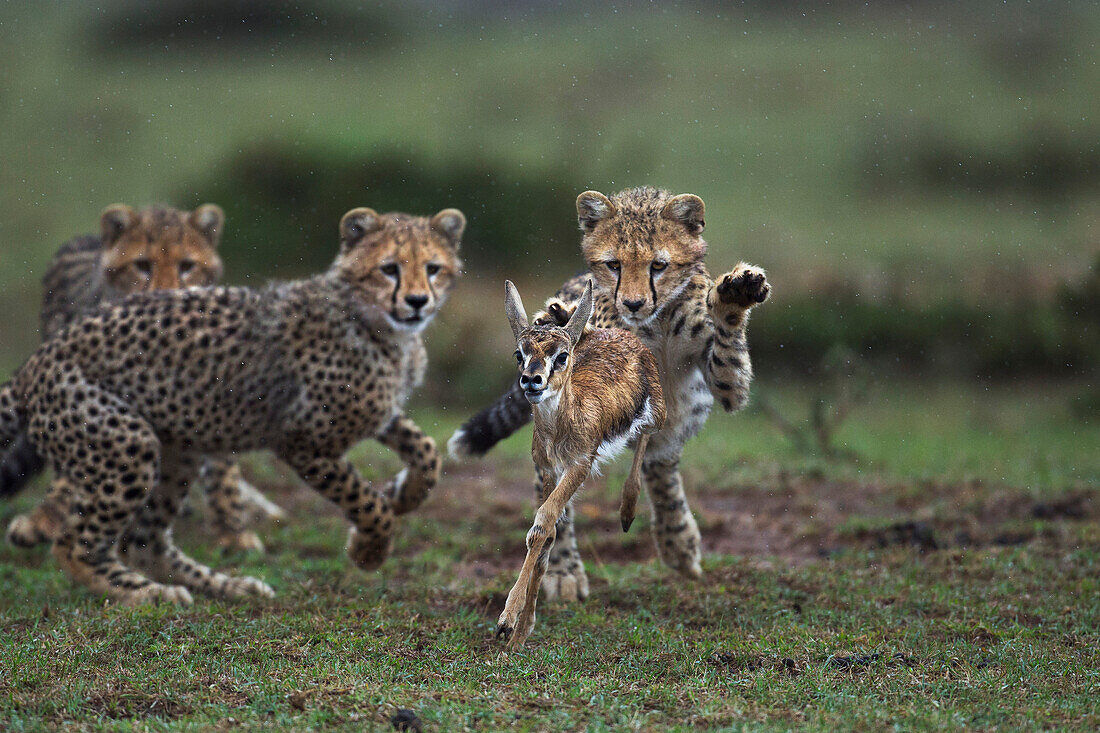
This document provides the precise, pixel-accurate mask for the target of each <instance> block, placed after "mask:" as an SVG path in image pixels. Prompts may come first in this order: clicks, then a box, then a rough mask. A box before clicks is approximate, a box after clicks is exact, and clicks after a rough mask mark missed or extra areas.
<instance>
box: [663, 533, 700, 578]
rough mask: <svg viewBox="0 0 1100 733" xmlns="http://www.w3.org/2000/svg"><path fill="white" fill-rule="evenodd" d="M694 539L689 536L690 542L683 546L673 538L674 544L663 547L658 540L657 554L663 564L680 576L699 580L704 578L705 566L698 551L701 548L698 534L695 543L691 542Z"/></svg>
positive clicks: (669, 543)
mask: <svg viewBox="0 0 1100 733" xmlns="http://www.w3.org/2000/svg"><path fill="white" fill-rule="evenodd" d="M692 537H693V536H692V535H689V536H688V537H687V539H688V542H686V543H683V544H678V543H676V542H675V539H676V538H673V541H672V542H666V543H665V544H664V545H663V546H662V543H661V542H660V541H659V540H658V542H657V548H658V552H657V554H658V555H659V556H660V558H661V562H663V563H664V564H665V565H667V566H668V567H670V568H672V569H673V570H675V571H676V572H678V573H680V575H683V576H684V577H687V578H693V579H695V580H698V579H699V578H702V577H703V566H702V564H701V562H700V559H701V558H700V554H699V550H698V549H697V548H698V547H699V542H698V534H695V535H694V541H691V540H692ZM679 539H684V538H679Z"/></svg>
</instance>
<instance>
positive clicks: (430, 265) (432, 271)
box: [424, 262, 441, 277]
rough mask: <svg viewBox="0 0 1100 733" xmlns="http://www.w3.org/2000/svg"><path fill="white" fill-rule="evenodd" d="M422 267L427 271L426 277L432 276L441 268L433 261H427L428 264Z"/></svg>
mask: <svg viewBox="0 0 1100 733" xmlns="http://www.w3.org/2000/svg"><path fill="white" fill-rule="evenodd" d="M424 269H425V270H427V271H428V277H432V276H433V275H436V274H438V273H439V270H440V269H441V268H440V266H439V265H437V264H435V263H434V262H430V263H428V266H427V267H426V268H424Z"/></svg>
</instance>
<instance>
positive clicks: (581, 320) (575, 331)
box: [565, 280, 594, 344]
mask: <svg viewBox="0 0 1100 733" xmlns="http://www.w3.org/2000/svg"><path fill="white" fill-rule="evenodd" d="M593 300H594V298H593V296H592V281H591V280H589V281H588V282H587V283H585V285H584V294H583V295H581V299H580V301H579V302H578V303H577V310H575V311H573V315H572V316H571V317H570V318H569V323H567V324H565V331H566V333H568V334H569V340H570V341H572V342H573V343H574V344H576V343H577V342H578V341H580V338H581V334H583V333H584V327H585V326H587V325H588V319H589V318H591V317H592V301H593Z"/></svg>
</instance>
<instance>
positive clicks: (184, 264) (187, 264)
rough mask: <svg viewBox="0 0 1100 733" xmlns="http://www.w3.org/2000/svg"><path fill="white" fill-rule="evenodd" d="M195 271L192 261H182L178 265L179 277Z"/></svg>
mask: <svg viewBox="0 0 1100 733" xmlns="http://www.w3.org/2000/svg"><path fill="white" fill-rule="evenodd" d="M194 269H195V262H194V260H182V261H181V262H180V263H179V271H180V275H183V276H186V275H187V274H188V273H189V272H191V271H192V270H194Z"/></svg>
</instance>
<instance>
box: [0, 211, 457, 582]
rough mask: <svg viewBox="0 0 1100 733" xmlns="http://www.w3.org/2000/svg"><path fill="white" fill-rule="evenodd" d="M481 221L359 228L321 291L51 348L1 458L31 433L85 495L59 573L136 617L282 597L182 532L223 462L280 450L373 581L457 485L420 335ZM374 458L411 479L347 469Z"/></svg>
mask: <svg viewBox="0 0 1100 733" xmlns="http://www.w3.org/2000/svg"><path fill="white" fill-rule="evenodd" d="M465 226H466V220H465V218H464V217H463V215H462V213H461V212H459V211H457V210H455V209H445V210H443V211H441V212H439V213H438V214H436V215H435V216H433V217H431V218H430V219H429V218H427V217H418V216H409V215H406V214H397V213H393V214H379V213H377V212H375V211H373V210H371V209H366V208H361V209H353V210H352V211H349V212H348V213H347V214H346V215H344V217H343V219H342V220H341V222H340V249H339V253H338V254H337V256H336V260H335V262H334V263H333V264H332V266H331V267H329V269H328V270H327V271H326V272H324V273H323V274H321V275H317V276H315V277H312V278H309V279H306V280H300V281H294V282H287V283H275V284H272V285H269V286H268V287H266V288H264V289H261V290H253V289H249V288H224V287H211V288H200V289H190V290H177V291H158V292H150V293H142V294H137V295H132V296H129V297H126V298H123V299H121V300H118V301H115V302H112V303H110V304H107V305H104V306H102V307H100V308H99V309H98V310H96V311H94V312H93V313H92V314H90V315H88V316H86V317H84V318H82V319H80V320H77V321H76V322H75V323H73V324H72V325H70V326H68V327H67V328H65V329H64V330H62V331H61V332H60V333H59V334H57V335H56V336H55V337H54V338H53V339H51V340H50V341H48V342H47V343H45V344H43V345H42V346H41V347H39V349H38V351H36V352H35V353H34V355H33V356H31V358H30V359H29V360H28V361H27V363H26V364H24V365H23V367H22V368H20V370H19V371H18V372H16V375H15V377H14V378H13V379H12V380H11V381H10V382H8V383H7V384H5V385H3V386H2V387H0V450H2V449H3V448H5V447H7V446H8V445H10V444H11V442H12V441H13V440H15V439H16V438H17V437H18V436H19V435H20V433H21V432H22V431H26V434H27V435H28V436H29V439H30V441H31V442H32V444H33V446H34V448H35V449H36V450H37V451H38V453H39V454H40V455H42V456H43V457H44V458H45V460H46V461H47V463H48V464H49V465H50V467H51V468H53V469H54V470H55V471H56V472H57V473H58V475H60V476H61V477H63V478H64V479H66V480H67V481H68V483H69V484H70V485H71V486H72V506H73V510H72V511H71V512H70V513H69V514H68V515H67V516H66V518H65V522H64V526H63V527H62V529H61V534H60V536H59V537H58V539H57V541H56V544H55V546H54V556H55V558H57V560H58V563H59V564H60V565H61V567H62V569H63V570H64V571H65V572H66V574H67V575H69V577H70V578H72V579H73V580H74V581H76V582H78V583H81V584H83V585H86V586H87V587H88V588H90V589H91V590H92V591H93V592H96V593H102V594H106V595H107V596H109V597H111V598H113V599H115V600H116V601H118V602H120V603H124V604H141V603H147V602H162V601H163V602H171V603H180V604H187V603H189V602H190V601H191V593H192V592H197V593H203V594H206V595H213V596H218V597H224V598H236V597H241V596H260V597H267V596H271V595H272V590H271V588H269V587H268V586H267V585H266V584H265V583H263V582H261V581H259V580H256V579H254V578H234V577H230V576H227V575H224V574H222V573H218V572H215V571H213V570H211V569H210V568H208V567H206V566H204V565H201V564H200V563H198V562H196V561H195V560H193V559H191V558H189V557H188V556H187V555H185V554H183V552H182V551H180V549H179V548H177V547H176V546H175V545H174V544H173V541H172V532H171V527H172V523H173V521H174V519H175V516H176V513H177V510H178V508H179V505H180V502H181V500H182V499H183V497H184V496H185V495H186V493H187V489H188V486H189V485H190V483H191V482H192V481H195V480H196V477H197V476H198V474H199V470H200V468H201V464H202V459H203V457H204V456H211V457H215V458H217V457H226V456H231V455H232V454H235V453H237V452H241V451H250V450H259V449H270V450H272V451H274V453H275V454H276V455H277V456H278V457H279V458H281V459H283V460H284V461H285V462H286V463H288V464H289V465H290V466H291V467H292V468H293V469H294V470H295V471H296V472H297V473H298V474H299V475H300V476H301V477H302V479H303V480H305V481H306V483H308V484H310V485H311V486H312V487H313V488H314V489H316V490H317V491H319V492H320V493H321V494H323V495H324V496H325V497H327V498H328V499H330V500H331V501H332V502H333V503H335V504H336V505H337V506H339V507H340V508H341V509H342V510H343V511H344V513H345V515H346V516H347V518H348V520H349V521H350V522H351V524H352V529H351V536H350V539H349V543H348V554H349V555H350V556H351V557H352V559H353V560H354V561H355V562H356V563H357V564H358V565H359V566H361V567H363V568H366V569H371V568H375V567H377V566H378V565H379V564H381V563H382V561H384V560H385V559H386V557H387V555H388V554H389V552H390V549H391V546H392V542H393V533H394V524H395V518H396V516H397V515H399V514H403V513H405V512H408V511H412V510H413V509H415V508H417V507H418V506H419V505H420V504H421V502H423V501H424V499H425V498H426V497H427V495H428V492H429V491H430V490H431V488H432V487H433V486H434V485H435V484H436V482H437V481H438V479H439V471H440V459H439V455H438V453H437V452H436V448H435V443H434V442H433V441H432V439H431V438H429V437H428V436H426V435H425V434H424V433H423V432H422V431H421V430H420V428H419V427H417V425H416V424H415V423H413V422H412V420H410V419H409V418H408V417H406V416H405V415H404V414H403V413H402V408H403V405H404V403H405V400H406V398H407V397H408V395H409V392H410V391H411V390H412V389H413V388H415V387H416V386H417V385H419V384H420V382H421V381H422V380H423V376H424V371H425V367H426V357H425V352H424V345H423V342H422V341H421V337H420V333H421V331H422V330H423V328H424V327H425V326H426V325H427V324H428V323H429V322H430V321H431V320H432V318H433V317H434V316H435V314H436V312H437V311H438V309H439V307H440V306H441V305H442V303H443V302H444V300H446V297H447V295H448V293H449V291H450V289H451V286H452V285H453V283H454V281H455V279H456V278H457V276H458V275H459V273H460V271H461V267H462V264H461V261H460V260H459V257H458V249H459V241H460V239H461V236H462V232H463V230H464V229H465ZM363 438H374V439H376V440H378V441H379V442H381V443H382V444H383V445H385V446H387V447H389V448H391V449H392V450H394V451H396V452H397V453H398V454H399V455H400V456H401V458H402V460H403V462H404V463H405V468H404V470H402V471H401V473H400V474H398V476H397V477H396V478H394V479H392V480H391V481H390V482H389V483H387V484H386V485H384V486H381V487H377V486H373V485H371V484H370V483H369V482H367V481H365V480H364V479H363V478H362V477H361V476H360V475H359V473H358V472H357V471H356V470H355V468H354V467H353V466H352V465H351V463H349V462H348V461H347V460H346V459H345V458H344V457H343V456H344V453H345V452H346V451H347V450H348V449H349V448H350V447H351V446H352V445H353V444H355V443H356V442H358V441H359V440H361V439H363Z"/></svg>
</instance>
